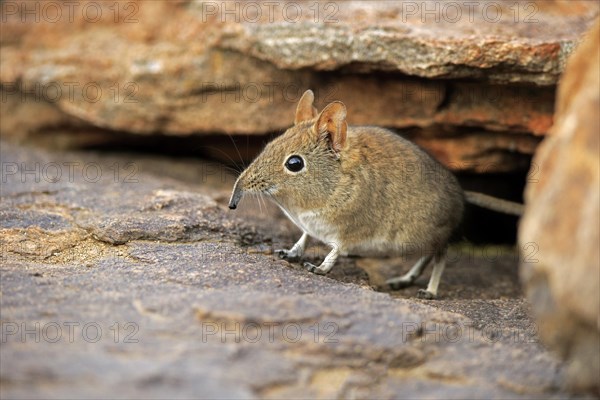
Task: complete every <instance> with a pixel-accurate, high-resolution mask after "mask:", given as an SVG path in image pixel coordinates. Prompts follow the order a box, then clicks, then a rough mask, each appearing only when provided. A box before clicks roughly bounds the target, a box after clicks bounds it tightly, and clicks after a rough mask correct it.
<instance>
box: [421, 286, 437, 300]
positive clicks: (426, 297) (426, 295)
mask: <svg viewBox="0 0 600 400" xmlns="http://www.w3.org/2000/svg"><path fill="white" fill-rule="evenodd" d="M417 298H419V299H424V300H433V299H437V295H435V294H433V293H431V292H430V291H429V290H425V289H419V291H418V292H417Z"/></svg>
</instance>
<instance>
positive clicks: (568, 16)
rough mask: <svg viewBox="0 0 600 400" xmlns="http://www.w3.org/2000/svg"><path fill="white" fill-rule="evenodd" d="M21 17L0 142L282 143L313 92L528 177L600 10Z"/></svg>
mask: <svg viewBox="0 0 600 400" xmlns="http://www.w3.org/2000/svg"><path fill="white" fill-rule="evenodd" d="M28 4H29V3H27V2H4V3H2V8H3V25H2V38H1V39H0V40H1V42H0V46H1V51H2V57H1V60H0V80H1V81H2V96H3V100H2V102H3V107H2V112H1V115H0V117H1V118H0V119H1V125H0V128H1V129H2V133H3V135H5V136H7V135H10V136H12V137H15V138H21V139H22V138H24V137H27V136H28V135H31V134H32V133H38V134H41V135H44V134H48V132H53V134H56V133H57V132H61V133H64V132H70V133H73V134H74V135H75V136H76V138H75V143H86V144H89V143H96V142H98V141H107V140H110V139H109V138H110V135H113V136H114V135H122V134H124V133H126V132H127V133H132V134H146V135H148V134H154V133H161V134H165V135H183V136H186V135H195V134H206V133H212V132H224V133H229V134H252V135H256V134H265V133H267V132H279V131H281V130H282V129H285V128H286V127H288V126H289V125H290V123H291V120H292V118H291V116H290V115H291V113H292V110H293V109H294V104H295V102H296V101H297V100H298V99H299V98H300V95H301V94H302V92H303V91H304V90H305V89H307V88H312V89H313V90H315V92H316V95H317V96H316V97H317V104H318V106H319V107H323V106H324V105H325V104H326V103H327V102H330V101H332V100H342V101H344V102H345V103H346V104H347V105H348V109H349V120H350V122H351V123H352V124H375V125H382V126H388V127H393V128H398V129H404V128H417V131H416V136H417V137H421V136H426V135H428V136H427V140H421V144H423V145H424V146H427V147H428V148H430V149H431V150H432V151H435V152H436V153H444V154H445V156H444V157H443V160H444V161H445V162H447V163H448V165H450V166H452V167H453V168H454V169H456V170H473V171H477V172H482V171H486V172H498V171H514V170H519V169H522V168H523V164H524V162H523V156H525V159H527V158H528V157H529V156H530V155H531V154H532V153H533V149H534V148H535V146H536V144H537V143H538V141H539V140H538V139H537V138H536V137H535V136H536V135H543V134H545V133H546V132H547V131H548V129H549V127H550V126H551V124H552V112H553V103H554V90H555V86H554V85H555V84H556V81H557V79H558V76H559V75H560V73H561V71H562V69H563V64H564V60H565V59H566V56H567V55H568V54H569V53H570V51H571V50H572V48H573V46H574V45H575V43H576V42H577V41H578V39H579V37H580V35H581V33H582V32H583V31H584V30H585V29H586V27H588V26H589V24H590V21H592V20H593V17H594V16H595V15H597V14H598V9H599V6H598V3H597V2H587V1H582V2H568V3H567V2H561V1H554V2H548V1H539V2H523V3H510V4H509V3H506V4H504V3H500V2H473V3H467V2H453V3H452V4H450V5H448V4H446V3H443V2H440V3H425V2H413V1H406V2H388V1H382V2H369V3H368V6H366V5H365V3H364V2H321V3H317V2H303V1H301V2H297V1H292V2H285V1H284V2H271V3H269V2H266V4H265V3H262V2H258V3H250V5H248V4H247V3H243V2H241V3H225V2H202V1H178V2H174V1H173V2H158V1H156V2H149V1H145V2H142V1H139V2H132V1H123V2H120V3H105V2H93V1H92V2H87V1H82V2H77V4H76V5H75V6H73V5H71V6H69V4H70V3H69V2H53V4H54V6H39V9H38V10H37V11H36V9H35V5H32V4H29V5H28ZM269 4H270V5H269ZM469 4H470V5H469ZM100 6H101V7H100ZM457 6H460V7H457ZM53 7H54V8H53ZM71 7H72V8H71ZM99 7H100V8H99ZM55 9H58V10H59V11H61V14H60V18H58V17H57V15H58V14H57V13H56V11H55ZM164 15H169V16H170V17H169V18H168V19H164V18H162V17H163V16H164ZM71 17H72V18H71ZM31 115H36V118H31V117H30V116H31ZM90 126H93V127H96V128H98V129H96V130H93V131H92V132H91V133H90V129H89V128H90ZM419 129H426V130H425V131H423V132H422V131H420V130H419ZM107 130H108V131H110V132H107ZM112 131H117V132H112ZM107 135H108V138H107ZM72 136H73V135H71V137H69V138H65V136H61V138H63V139H65V140H66V142H67V143H73V138H72ZM458 149H460V150H458ZM474 164H475V165H474Z"/></svg>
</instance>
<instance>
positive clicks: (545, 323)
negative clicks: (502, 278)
mask: <svg viewBox="0 0 600 400" xmlns="http://www.w3.org/2000/svg"><path fill="white" fill-rule="evenodd" d="M598 71H600V22H597V23H596V25H595V26H594V28H593V29H592V30H590V32H588V34H587V35H586V41H585V42H583V43H582V44H581V46H580V47H579V48H578V49H577V51H576V52H575V54H573V57H572V58H571V59H570V60H569V63H568V66H567V69H566V71H565V74H564V76H563V78H562V80H561V84H560V87H559V92H558V99H557V116H556V123H555V125H554V126H553V128H552V134H551V135H550V136H549V137H548V138H546V139H545V140H544V142H543V143H542V145H541V146H540V149H539V151H538V153H537V154H536V156H535V159H534V163H535V165H537V166H539V174H538V175H539V181H538V182H537V183H530V184H529V185H528V187H527V190H526V212H525V215H524V217H523V221H522V224H521V228H520V232H519V242H520V244H521V246H530V248H531V249H534V250H535V255H534V256H533V257H532V258H531V259H530V260H525V262H524V263H522V264H521V276H522V279H523V282H524V284H525V288H526V292H527V294H528V297H529V299H530V301H531V303H532V305H533V307H534V311H535V312H536V315H537V318H538V321H539V323H540V336H541V337H542V338H543V339H544V340H545V341H546V343H548V344H549V345H550V346H551V347H552V348H553V349H555V350H557V351H558V352H559V353H560V354H561V355H562V357H564V358H565V359H566V360H568V361H569V362H570V373H569V380H568V382H569V384H570V385H571V386H572V387H574V388H576V389H578V390H584V391H585V390H593V391H596V393H598V392H599V390H600V253H599V250H598V243H600V224H599V221H600V158H599V154H600V139H599V134H598V132H600V117H599V115H598V109H599V108H600V77H599V75H598Z"/></svg>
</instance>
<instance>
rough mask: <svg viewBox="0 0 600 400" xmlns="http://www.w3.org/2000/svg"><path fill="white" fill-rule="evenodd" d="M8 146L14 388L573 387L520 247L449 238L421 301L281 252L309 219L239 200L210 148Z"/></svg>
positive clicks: (5, 314) (62, 393)
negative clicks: (548, 340) (183, 151)
mask: <svg viewBox="0 0 600 400" xmlns="http://www.w3.org/2000/svg"><path fill="white" fill-rule="evenodd" d="M0 157H1V158H2V166H3V169H2V197H1V198H0V241H1V242H0V244H1V247H0V249H1V250H2V252H1V256H2V263H1V265H0V293H1V296H2V308H1V309H0V328H1V329H0V334H1V338H0V339H1V342H2V346H0V381H1V382H2V384H1V385H0V396H1V397H2V398H32V397H38V398H64V397H77V398H92V397H93V398H98V397H102V398H104V397H107V398H108V397H111V398H112V397H135V398H142V397H143V398H147V397H156V398H159V397H160V398H190V397H194V398H196V397H201V398H225V397H226V398H282V397H289V396H293V397H302V398H323V397H328V398H329V397H342V398H349V397H353V398H354V397H358V398H384V397H385V398H396V397H399V396H400V397H410V398H413V397H414V398H423V397H435V398H439V397H456V398H481V397H485V398H488V397H499V398H523V399H525V398H531V397H545V398H564V397H565V396H567V395H568V393H566V392H564V391H562V390H561V389H560V388H559V387H558V382H560V381H561V379H563V373H564V372H563V371H564V368H563V366H562V365H561V364H560V363H559V362H557V361H556V360H555V359H553V358H552V356H551V355H550V354H549V353H548V352H547V351H546V350H545V349H544V348H543V347H542V346H540V345H539V344H538V343H537V335H536V326H535V324H533V323H532V320H531V318H530V317H529V315H528V310H527V306H526V305H525V304H524V302H523V300H522V299H521V293H520V291H519V286H518V284H517V276H516V264H517V262H518V256H517V255H516V254H515V253H514V251H510V250H509V249H502V248H486V249H482V248H475V249H472V250H473V251H464V250H461V249H453V250H452V252H451V253H452V254H451V261H450V262H449V268H448V272H447V274H446V277H447V279H445V280H444V281H443V282H442V289H443V291H444V293H445V294H444V297H443V298H442V299H441V300H439V301H423V300H417V299H415V298H414V295H415V294H416V291H417V289H418V287H414V288H410V289H408V290H406V291H401V292H397V293H393V294H389V293H382V292H377V291H375V290H373V289H372V287H371V286H370V285H371V284H372V283H374V282H371V281H369V278H368V277H369V276H373V277H375V276H378V275H381V272H382V271H384V269H381V268H379V269H378V268H377V267H376V265H375V264H374V263H373V262H369V261H368V260H360V262H361V263H363V264H364V265H367V264H368V268H365V269H366V270H367V272H368V275H367V274H366V273H365V272H363V271H362V270H360V269H359V268H357V267H356V265H355V263H356V260H355V259H353V258H342V259H341V260H340V261H341V262H340V265H338V266H336V268H335V269H334V270H333V271H332V273H331V274H330V275H329V276H328V277H323V276H317V275H313V274H309V273H307V271H305V270H304V269H303V267H302V266H300V265H298V264H290V263H288V262H285V261H282V260H279V259H277V258H276V257H274V256H273V255H272V252H270V251H268V249H269V248H273V247H275V246H278V247H279V246H280V245H286V246H289V244H291V243H293V240H294V239H295V236H296V235H297V234H298V232H296V231H295V230H294V229H292V228H291V226H290V225H289V224H290V223H289V222H286V220H285V217H283V216H282V215H281V213H279V212H278V211H277V208H276V207H275V206H267V207H265V205H263V204H262V203H261V204H260V205H259V203H256V202H253V201H252V199H251V198H248V199H244V201H243V202H242V203H241V204H240V207H239V209H238V210H236V212H235V213H234V212H232V211H229V210H228V209H227V208H226V203H227V194H228V192H229V189H230V188H231V185H232V182H233V176H231V175H229V174H227V175H221V174H215V173H213V172H214V171H213V170H212V169H211V168H210V165H209V166H207V165H206V164H205V163H204V162H200V161H197V160H196V161H191V160H182V159H170V158H164V157H156V156H140V155H139V154H135V155H131V154H120V155H115V154H106V153H104V154H95V153H89V152H61V153H48V152H46V151H41V150H34V149H29V148H24V147H20V146H15V145H12V144H10V143H7V142H4V141H2V143H0ZM57 171H62V174H59V173H58V172H57ZM209 171H210V173H209ZM259 207H260V208H259ZM260 211H262V212H260ZM325 250H326V249H325V248H324V247H323V246H319V245H312V246H311V247H309V249H308V257H310V258H315V259H317V258H319V257H322V254H323V253H324V252H325ZM379 263H382V264H385V265H386V267H387V268H388V269H390V268H391V267H390V265H389V264H390V260H379ZM405 267H407V265H405ZM384 272H385V271H384ZM388 272H393V271H388ZM396 272H397V271H396ZM382 279H385V277H382ZM426 283H427V277H423V278H422V279H421V280H420V281H419V285H421V286H423V285H426Z"/></svg>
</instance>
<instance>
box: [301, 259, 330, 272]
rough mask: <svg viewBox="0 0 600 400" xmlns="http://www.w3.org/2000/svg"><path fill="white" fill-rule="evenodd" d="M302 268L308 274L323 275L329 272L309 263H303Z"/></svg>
mask: <svg viewBox="0 0 600 400" xmlns="http://www.w3.org/2000/svg"><path fill="white" fill-rule="evenodd" d="M304 268H306V269H307V270H308V271H309V272H312V273H313V274H317V275H325V274H326V273H327V272H329V271H325V270H324V269H322V268H321V267H317V266H316V265H314V264H312V263H309V262H305V263H304Z"/></svg>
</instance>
